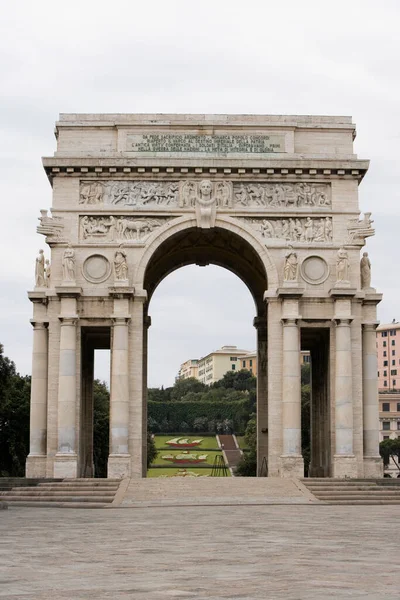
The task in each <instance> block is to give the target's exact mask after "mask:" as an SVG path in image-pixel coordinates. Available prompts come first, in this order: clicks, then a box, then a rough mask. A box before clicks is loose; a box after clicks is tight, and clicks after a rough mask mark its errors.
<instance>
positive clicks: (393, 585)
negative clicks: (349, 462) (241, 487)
mask: <svg viewBox="0 0 400 600" xmlns="http://www.w3.org/2000/svg"><path fill="white" fill-rule="evenodd" d="M399 518H400V507H397V506H391V507H390V506H371V507H355V506H354V507H353V506H347V507H338V506H322V505H313V506H299V505H297V506H296V505H291V506H227V507H222V506H218V507H213V506H203V507H202V506H195V507H169V508H168V507H154V508H136V509H104V510H90V509H88V510H73V509H48V510H47V509H34V508H12V507H11V508H10V509H9V510H8V511H1V512H0V598H7V600H17V599H18V600H50V599H51V600H65V599H68V600H81V599H85V600H86V599H87V600H89V599H90V600H92V599H93V600H94V599H96V600H103V599H112V600H122V599H126V598H133V599H135V600H153V599H154V600H157V599H161V598H179V599H185V598H188V599H192V598H196V599H198V600H203V599H210V598H212V599H213V600H219V599H222V598H224V599H225V598H234V599H235V600H250V599H251V600H253V599H258V598H262V599H264V600H265V599H275V598H276V599H280V598H284V599H285V600H300V599H301V600H302V599H307V600H313V599H318V600H322V599H325V598H334V599H338V600H339V599H345V598H353V599H359V600H361V599H363V600H364V599H365V598H371V599H372V598H373V599H379V598H384V599H385V600H395V599H396V600H397V599H398V598H399V596H400V572H399V568H398V543H399V534H400V527H399Z"/></svg>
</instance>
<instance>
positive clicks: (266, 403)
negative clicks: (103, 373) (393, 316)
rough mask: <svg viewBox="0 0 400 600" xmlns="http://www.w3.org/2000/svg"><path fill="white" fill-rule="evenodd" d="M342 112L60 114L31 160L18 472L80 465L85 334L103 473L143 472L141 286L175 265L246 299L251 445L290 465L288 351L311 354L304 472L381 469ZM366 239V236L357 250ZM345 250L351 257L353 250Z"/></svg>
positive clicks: (358, 473)
mask: <svg viewBox="0 0 400 600" xmlns="http://www.w3.org/2000/svg"><path fill="white" fill-rule="evenodd" d="M354 137H355V126H354V124H353V123H352V120H351V118H350V117H328V116H323V117H314V116H261V115H163V114H156V115H136V114H105V115H99V114H62V115H61V116H60V120H59V121H58V122H57V124H56V138H57V151H56V152H55V154H54V156H52V157H51V158H44V159H43V164H44V168H45V171H46V173H47V176H48V178H49V181H50V183H51V185H52V188H53V205H52V208H51V212H50V214H49V213H48V212H47V210H42V211H41V216H40V218H39V226H38V229H37V230H38V232H39V233H40V234H43V235H44V236H46V242H47V244H48V245H49V246H50V249H51V256H50V253H49V252H48V251H46V252H43V251H40V252H39V254H38V257H37V259H36V273H35V283H36V285H35V288H34V290H33V291H31V292H29V298H30V300H31V301H32V303H33V319H32V325H33V338H34V340H33V373H32V399H31V437H30V454H29V456H28V458H27V476H29V477H91V476H93V364H94V350H95V349H97V348H110V349H111V399H110V454H109V459H108V476H109V477H126V476H130V477H143V476H145V474H146V423H147V418H146V377H147V363H146V360H147V330H148V327H149V325H150V317H149V315H148V304H149V301H150V299H151V297H152V294H153V292H154V290H155V289H156V287H157V285H158V284H159V283H160V281H161V280H162V279H163V278H164V277H165V276H166V275H167V274H169V273H170V272H171V271H173V270H174V269H177V268H179V267H181V266H183V265H188V264H198V265H207V264H209V263H213V264H216V265H220V266H223V267H225V268H227V269H230V270H231V271H233V272H234V273H236V274H237V275H238V276H239V277H240V278H241V279H242V280H243V282H244V283H245V284H246V285H247V286H248V288H249V290H250V292H251V294H252V296H253V298H254V303H255V318H254V325H255V327H256V328H257V332H258V396H257V416H258V419H257V422H258V425H257V426H258V458H259V461H262V459H263V458H264V457H265V458H266V459H267V461H268V474H269V475H270V476H278V477H279V476H280V477H301V476H303V465H304V463H303V457H302V453H301V410H300V408H301V379H300V351H301V349H304V350H310V352H311V361H312V400H311V464H310V470H309V475H310V476H320V477H321V476H322V477H375V476H379V475H381V469H382V467H381V459H380V458H379V451H378V399H377V366H376V364H377V363H376V340H375V328H376V325H377V321H376V305H377V303H378V302H379V301H380V299H381V296H380V295H379V294H377V293H376V290H375V289H374V288H373V287H371V265H370V261H369V258H368V256H367V255H363V256H362V258H361V256H360V250H361V249H362V247H363V246H364V244H365V239H366V238H367V237H368V236H371V235H373V234H374V229H373V221H372V220H371V215H370V213H364V214H363V215H360V209H359V202H358V186H359V184H360V182H361V181H362V179H363V177H364V175H365V173H366V171H367V169H368V161H366V160H360V159H358V158H357V156H356V155H355V154H354V153H353V140H354ZM364 254H365V253H364ZM360 259H361V264H360Z"/></svg>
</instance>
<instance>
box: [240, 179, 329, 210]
mask: <svg viewBox="0 0 400 600" xmlns="http://www.w3.org/2000/svg"><path fill="white" fill-rule="evenodd" d="M233 190H234V198H235V206H236V208H237V209H239V207H240V206H243V207H258V206H259V207H268V208H288V207H290V208H302V207H308V208H310V207H313V208H330V207H331V206H332V201H331V195H330V186H329V185H328V184H326V183H307V182H299V183H237V184H235V185H234V188H233Z"/></svg>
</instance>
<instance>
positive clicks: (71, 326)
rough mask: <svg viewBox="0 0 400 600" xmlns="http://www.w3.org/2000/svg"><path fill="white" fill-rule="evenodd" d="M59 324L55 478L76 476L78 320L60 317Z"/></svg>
mask: <svg viewBox="0 0 400 600" xmlns="http://www.w3.org/2000/svg"><path fill="white" fill-rule="evenodd" d="M60 322H61V327H60V368H59V375H58V450H57V454H56V457H55V463H54V477H77V453H76V392H77V379H76V341H77V340H76V337H77V332H76V324H77V318H74V317H60Z"/></svg>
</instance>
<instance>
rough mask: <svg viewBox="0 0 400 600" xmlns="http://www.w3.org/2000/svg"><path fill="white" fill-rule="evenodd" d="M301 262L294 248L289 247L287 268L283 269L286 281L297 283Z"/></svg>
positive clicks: (286, 261) (286, 256) (286, 257)
mask: <svg viewBox="0 0 400 600" xmlns="http://www.w3.org/2000/svg"><path fill="white" fill-rule="evenodd" d="M298 268H299V262H298V259H297V253H296V252H295V251H294V250H293V246H290V245H289V250H288V251H287V252H286V254H285V266H284V268H283V280H284V281H297V272H298Z"/></svg>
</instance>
